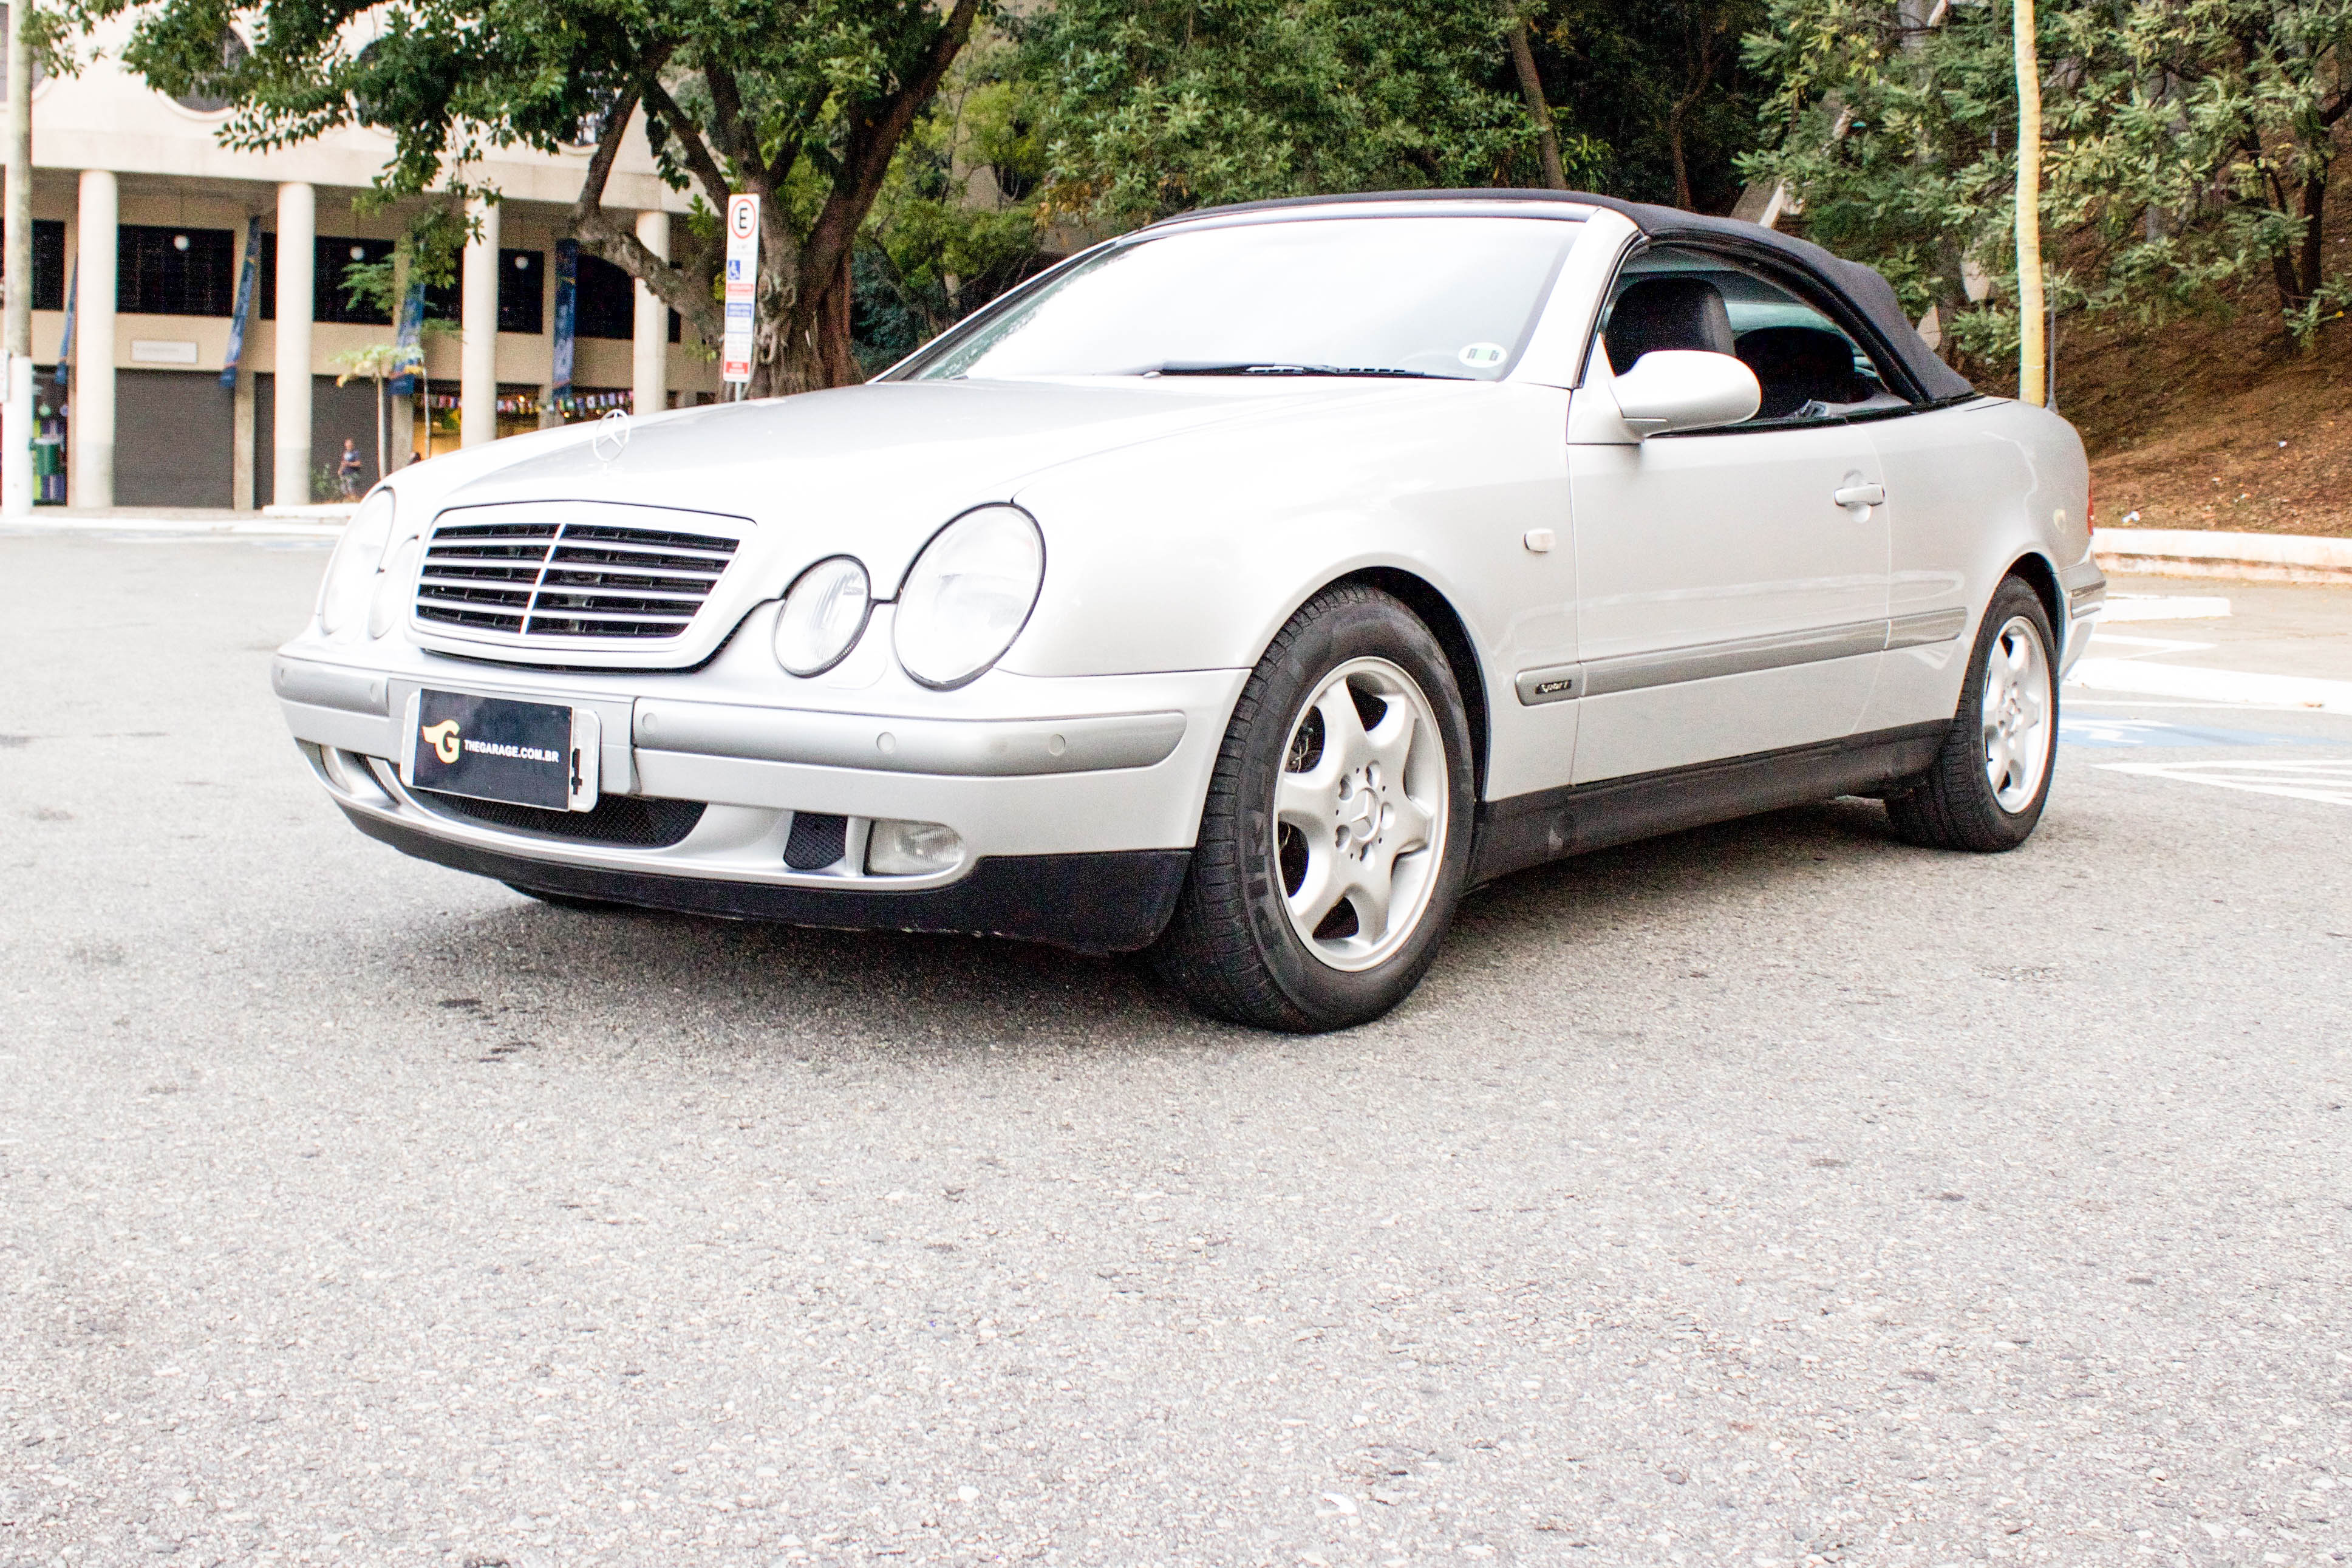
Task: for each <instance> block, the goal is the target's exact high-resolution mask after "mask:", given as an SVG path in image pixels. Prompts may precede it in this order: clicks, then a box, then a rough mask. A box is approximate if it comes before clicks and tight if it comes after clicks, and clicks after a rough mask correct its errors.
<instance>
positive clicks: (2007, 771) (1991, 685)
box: [1983, 616, 2050, 812]
mask: <svg viewBox="0 0 2352 1568" xmlns="http://www.w3.org/2000/svg"><path fill="white" fill-rule="evenodd" d="M2049 726H2050V656H2049V653H2048V652H2047V651H2046V650H2045V649H2044V648H2043V647H2042V633H2041V630H2040V628H2039V627H2037V626H2034V624H2033V623H2032V621H2030V620H2028V619H2027V618H2026V617H2025V616H2011V617H2010V618H2009V619H2008V621H2007V622H2005V623H2004V624H2003V625H2002V626H2001V628H2000V631H1999V632H1998V633H1997V634H1995V636H1994V637H1993V642H1992V648H1991V651H1990V658H1987V659H1986V661H1985V679H1984V713H1983V734H1984V767H1985V780H1986V782H1987V783H1988V784H1991V786H1992V794H1993V798H1994V799H1995V800H1997V801H1999V802H2000V808H2001V809H2002V810H2003V811H2007V812H2019V811H2022V810H2024V809H2025V807H2026V805H2028V804H2029V803H2030V802H2031V801H2032V800H2033V798H2034V797H2035V795H2038V794H2039V793H2040V792H2041V789H2042V770H2043V769H2045V768H2047V767H2048V766H2049V764H2050V735H2049Z"/></svg>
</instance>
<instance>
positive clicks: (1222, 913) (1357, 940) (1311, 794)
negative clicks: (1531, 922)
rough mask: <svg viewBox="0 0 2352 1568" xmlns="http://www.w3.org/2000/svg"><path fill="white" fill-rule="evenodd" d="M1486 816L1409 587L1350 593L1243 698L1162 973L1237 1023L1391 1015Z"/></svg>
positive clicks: (1159, 964)
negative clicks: (1408, 601) (1410, 604)
mask: <svg viewBox="0 0 2352 1568" xmlns="http://www.w3.org/2000/svg"><path fill="white" fill-rule="evenodd" d="M1473 809H1474V806H1473V784H1472V775H1471V771H1470V724H1469V720H1468V717H1467V715H1466V714H1465V710H1464V707H1463V702H1462V695H1461V691H1460V689H1459V688H1458V687H1457V686H1456V685H1455V683H1454V672H1453V669H1452V668H1451V667H1450V666H1449V665H1448V664H1447V662H1446V658H1445V653H1444V649H1443V648H1441V647H1439V646H1438V643H1437V639H1436V638H1435V637H1433V636H1432V635H1431V634H1430V631H1429V628H1428V627H1427V626H1423V624H1422V622H1421V621H1420V619H1419V618H1418V617H1416V616H1414V615H1413V613H1412V611H1411V610H1409V609H1407V608H1406V607H1405V606H1404V605H1402V603H1400V602H1399V601H1397V600H1396V599H1394V598H1391V596H1390V595H1386V594H1383V593H1381V592H1380V591H1379V590H1377V589H1374V588H1370V587H1364V586H1360V585H1353V584H1351V585H1348V586H1343V587H1339V588H1334V589H1331V590H1330V591H1328V592H1327V593H1325V594H1323V595H1319V596H1318V597H1317V598H1316V599H1314V600H1313V601H1311V602H1310V603H1309V604H1308V605H1307V606H1306V607H1305V608H1304V609H1302V610H1300V611H1299V612H1298V614H1297V615H1296V616H1292V617H1291V620H1290V624H1289V625H1287V626H1285V627H1284V628H1283V629H1282V632H1281V633H1280V635H1278V636H1277V637H1276V638H1275V639H1274V646H1273V647H1270V648H1268V649H1267V650H1266V654H1265V658H1262V659H1261V660H1259V661H1258V666H1257V668H1256V669H1255V671H1253V672H1252V673H1251V676H1250V679H1249V681H1248V683H1247V684H1246V685H1245V686H1244V688H1243V689H1242V696H1241V700H1240V701H1239V702H1238V703H1237V704H1235V706H1234V718H1233V722H1232V723H1231V725H1229V726H1228V727H1227V729H1226V731H1225V740H1224V745H1223V750H1222V751H1221V752H1219V755H1218V759H1217V769H1216V773H1215V775H1214V776H1213V779H1212V780H1211V782H1210V785H1209V798H1208V804H1207V806H1206V808H1205V809H1204V811H1203V812H1202V818H1201V837H1200V839H1199V842H1198V844H1197V845H1196V847H1194V849H1193V852H1192V870H1191V872H1190V874H1189V875H1188V877H1187V879H1186V880H1185V884H1184V891H1183V895H1182V897H1181V899H1180V900H1179V901H1178V904H1177V909H1176V915H1175V918H1174V919H1173V920H1172V921H1171V922H1170V924H1169V927H1168V930H1167V931H1166V932H1165V933H1164V934H1163V935H1162V936H1161V937H1160V942H1159V943H1158V944H1157V945H1156V946H1155V947H1154V948H1153V950H1152V959H1153V963H1154V965H1155V967H1156V968H1157V969H1158V970H1159V972H1160V975H1161V976H1162V978H1164V979H1165V980H1166V981H1167V982H1168V983H1169V984H1171V985H1172V986H1174V988H1175V989H1176V990H1178V991H1180V992H1181V993H1182V994H1184V996H1185V997H1186V998H1187V999H1188V1000H1190V1001H1191V1002H1192V1004H1193V1005H1195V1006H1197V1007H1199V1008H1200V1009H1201V1010H1202V1011H1203V1012H1206V1013H1210V1014H1213V1015H1214V1016H1218V1017H1223V1018H1230V1019H1232V1020H1234V1022H1236V1023H1244V1024H1254V1025H1256V1026H1260V1027H1264V1028H1275V1029H1292V1030H1299V1031H1307V1030H1317V1029H1337V1028H1344V1027H1346V1026H1349V1025H1350V1024H1360V1023H1365V1022H1367V1021H1369V1020H1370V1019H1373V1018H1377V1017H1379V1016H1381V1014H1383V1013H1385V1012H1387V1011H1388V1010H1389V1009H1390V1008H1391V1007H1393V1006H1395V1005H1397V1004H1398V1003H1399V1002H1401V1001H1402V1000H1403V999H1404V998H1405V996H1406V995H1407V994H1410V993H1411V992H1412V988H1413V987H1414V986H1415V985H1416V984H1419V983H1420V981H1421V977H1422V975H1423V973H1424V972H1426V971H1427V969H1428V968H1429V965H1430V963H1431V962H1432V961H1433V959H1434V958H1435V957H1436V955H1437V947H1438V943H1439V942H1441V941H1442V940H1443V939H1444V935H1445V928H1446V926H1447V925H1448V924H1449V923H1450V922H1451V921H1452V920H1453V917H1454V904H1455V902H1456V901H1457V900H1459V899H1460V898H1461V894H1462V884H1463V881H1464V879H1465V877H1466V876H1467V874H1468V871H1469V864H1470V837H1471V826H1472V813H1473Z"/></svg>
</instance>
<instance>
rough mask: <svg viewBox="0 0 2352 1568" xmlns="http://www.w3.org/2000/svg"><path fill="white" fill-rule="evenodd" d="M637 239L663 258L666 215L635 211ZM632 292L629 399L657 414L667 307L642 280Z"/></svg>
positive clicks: (665, 401)
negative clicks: (634, 307) (634, 300)
mask: <svg viewBox="0 0 2352 1568" xmlns="http://www.w3.org/2000/svg"><path fill="white" fill-rule="evenodd" d="M637 238H638V239H639V240H640V241H641V242H642V243H643V244H644V246H645V247H646V249H647V250H650V251H652V252H653V253H654V254H655V255H656V256H658V257H660V258H662V259H663V260H664V261H667V260H668V259H669V214H667V213H666V212H646V213H639V214H638V215H637ZM636 295H637V313H636V316H635V320H634V321H632V323H631V331H632V333H633V336H632V337H631V339H630V345H629V386H630V401H631V403H632V405H634V406H635V411H636V412H637V413H639V414H659V413H660V412H661V411H662V410H663V409H665V408H667V407H668V406H669V307H668V306H667V305H665V304H663V303H662V302H661V298H660V296H658V295H656V293H655V292H654V291H653V290H652V289H648V288H646V286H645V285H644V284H643V283H639V284H638V285H637V286H636Z"/></svg>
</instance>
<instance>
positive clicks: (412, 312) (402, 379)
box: [390, 280, 425, 397]
mask: <svg viewBox="0 0 2352 1568" xmlns="http://www.w3.org/2000/svg"><path fill="white" fill-rule="evenodd" d="M392 346H393V347H394V349H395V350H396V351H398V358H397V359H396V360H395V361H394V370H393V373H392V386H391V389H390V390H391V392H392V395H394V397H414V396H415V395H416V378H417V375H418V374H420V373H421V372H422V371H423V370H424V369H425V285H424V283H423V282H422V281H421V280H419V281H415V282H412V283H410V284H409V286H408V292H406V293H405V294H403V295H402V296H401V297H400V321H399V324H398V326H397V328H396V329H395V330H394V332H393V334H392Z"/></svg>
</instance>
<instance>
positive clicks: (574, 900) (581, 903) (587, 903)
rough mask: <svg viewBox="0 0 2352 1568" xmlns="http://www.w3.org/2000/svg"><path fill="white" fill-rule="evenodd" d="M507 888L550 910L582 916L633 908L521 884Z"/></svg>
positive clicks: (612, 912)
mask: <svg viewBox="0 0 2352 1568" xmlns="http://www.w3.org/2000/svg"><path fill="white" fill-rule="evenodd" d="M507 886H508V887H509V888H511V889H514V890H515V891H516V892H518V893H520V894H521V895H522V896H523V897H524V898H526V899H537V900H539V901H540V902H541V903H542V904H545V905H547V906H548V908H550V909H555V910H578V911H579V912H580V913H582V914H588V915H609V914H616V913H618V912H620V911H621V910H626V909H629V908H632V907H633V906H631V905H628V904H616V903H614V902H613V901H612V900H610V899H583V898H582V897H580V895H579V894H577V893H543V892H541V891H540V890H539V889H537V888H526V887H524V886H523V885H522V884H521V883H520V882H509V883H508V884H507Z"/></svg>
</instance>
